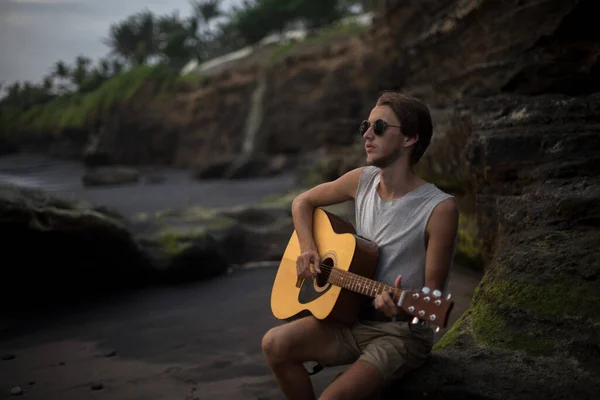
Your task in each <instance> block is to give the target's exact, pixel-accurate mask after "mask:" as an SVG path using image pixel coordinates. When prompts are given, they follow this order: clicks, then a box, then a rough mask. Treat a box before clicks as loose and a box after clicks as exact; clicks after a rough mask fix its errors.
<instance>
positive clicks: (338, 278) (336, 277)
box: [329, 268, 402, 302]
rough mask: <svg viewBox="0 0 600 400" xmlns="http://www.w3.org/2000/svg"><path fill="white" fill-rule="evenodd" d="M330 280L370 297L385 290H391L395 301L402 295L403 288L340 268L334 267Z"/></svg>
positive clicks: (334, 283)
mask: <svg viewBox="0 0 600 400" xmlns="http://www.w3.org/2000/svg"><path fill="white" fill-rule="evenodd" d="M329 282H330V283H331V284H333V285H336V286H339V287H341V288H344V289H348V290H351V291H353V292H355V293H360V294H362V295H365V296H369V297H377V295H379V294H381V293H383V292H389V293H390V296H391V297H392V300H393V301H394V302H398V300H399V299H400V296H401V295H402V290H401V289H398V288H395V287H393V286H389V285H385V284H383V283H381V282H377V281H374V280H372V279H369V278H365V277H364V276H360V275H357V274H355V273H352V272H349V271H344V270H341V269H338V268H332V270H331V273H330V274H329Z"/></svg>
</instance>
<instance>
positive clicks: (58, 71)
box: [52, 61, 71, 94]
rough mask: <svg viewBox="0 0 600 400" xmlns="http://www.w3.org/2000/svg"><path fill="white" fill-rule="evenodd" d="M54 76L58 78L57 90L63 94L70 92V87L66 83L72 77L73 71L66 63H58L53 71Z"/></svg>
mask: <svg viewBox="0 0 600 400" xmlns="http://www.w3.org/2000/svg"><path fill="white" fill-rule="evenodd" d="M52 76H53V77H55V78H58V84H57V89H58V90H59V92H60V93H61V94H64V93H67V92H68V91H69V86H68V84H67V83H66V82H67V81H68V79H69V77H70V76H71V69H70V68H69V67H68V66H67V64H66V63H65V62H64V61H57V62H56V63H55V64H54V68H53V70H52Z"/></svg>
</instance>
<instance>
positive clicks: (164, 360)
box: [0, 156, 480, 400]
mask: <svg viewBox="0 0 600 400" xmlns="http://www.w3.org/2000/svg"><path fill="white" fill-rule="evenodd" d="M36 160H37V161H38V163H37V166H36V165H32V164H35V163H33V161H36ZM40 160H41V161H40ZM17 161H18V162H20V164H19V163H17ZM44 162H46V164H44ZM11 165H13V168H12V169H11V168H10V167H11ZM26 166H29V168H28V169H27V168H25V167H26ZM78 168H79V169H78ZM78 171H81V167H79V166H77V165H76V164H73V165H71V166H70V164H69V163H65V162H56V161H52V160H50V161H48V160H45V159H42V158H31V159H26V158H24V157H23V156H19V157H16V158H13V159H12V164H11V159H8V158H3V159H0V182H1V181H2V175H1V174H4V175H3V176H4V177H5V178H4V180H5V181H6V176H7V174H12V175H9V177H10V179H12V180H13V181H15V180H21V182H22V183H25V184H28V185H38V186H40V187H42V188H44V186H45V187H46V188H49V187H50V185H57V186H54V189H53V190H56V191H57V192H58V193H62V194H67V195H69V194H70V195H74V196H78V197H79V198H81V197H83V198H88V199H89V200H91V201H95V202H98V203H99V204H108V205H112V206H115V207H116V208H117V209H119V210H121V211H123V212H125V213H128V214H131V213H134V212H141V211H153V210H159V209H164V208H170V207H179V206H182V205H185V204H186V203H188V202H194V203H195V204H204V205H207V206H212V205H220V206H224V205H235V204H244V203H249V202H254V201H256V200H258V199H260V198H262V197H264V196H265V195H268V194H270V193H274V192H284V191H285V190H286V189H287V188H289V187H291V186H292V180H291V178H290V177H282V178H274V179H263V180H256V181H254V182H252V181H246V182H213V183H197V182H190V180H189V179H188V178H187V173H185V172H182V171H166V172H167V175H168V178H169V180H168V183H167V184H165V185H146V186H144V185H133V186H122V187H116V188H103V189H94V190H89V191H85V190H84V189H83V188H82V187H81V185H80V184H78V179H79V176H80V175H78V173H80V172H78ZM169 174H170V175H169ZM275 272H276V270H275V268H262V269H255V270H241V271H237V272H235V273H233V274H232V275H228V276H222V277H219V278H217V279H213V280H210V281H206V282H196V283H190V284H187V285H182V286H171V287H161V288H156V287H155V288H149V289H145V290H141V291H135V292H131V293H128V294H125V295H123V294H122V295H114V296H110V295H109V296H106V298H104V299H103V300H97V301H95V302H87V303H81V304H77V305H73V306H71V307H69V309H61V310H57V311H54V312H51V311H46V312H44V313H39V315H28V316H27V317H23V319H21V320H19V319H0V357H2V356H3V355H8V354H12V355H14V358H12V359H10V360H0V399H4V398H13V396H11V395H10V390H11V388H13V387H15V386H20V387H22V388H23V390H24V394H23V398H28V399H44V400H54V399H57V400H58V399H61V400H71V399H73V400H75V399H77V400H80V399H115V400H125V399H127V400H134V399H146V400H154V399H186V400H191V399H240V400H243V399H279V398H281V396H280V395H279V394H278V391H277V386H276V383H275V381H274V380H273V378H272V377H271V375H270V374H269V371H268V370H267V368H266V365H265V363H264V360H263V357H262V354H261V351H260V341H261V337H262V335H263V334H264V332H266V331H267V330H268V329H269V328H270V327H272V326H275V325H276V324H279V323H281V322H280V321H278V320H276V319H275V318H274V317H273V316H272V314H271V312H270V306H269V297H270V291H271V285H272V283H273V278H274V275H275ZM479 279H480V274H479V273H476V272H473V271H471V270H468V269H465V268H462V267H459V266H456V267H455V269H454V270H453V272H452V276H451V280H450V285H449V291H450V292H451V293H452V294H453V299H454V301H455V303H456V306H455V309H454V312H453V314H452V315H451V321H450V322H451V323H452V322H454V321H455V320H456V319H457V318H458V317H459V316H460V315H461V314H462V312H463V311H464V310H465V308H466V307H467V306H468V304H469V302H470V299H471V295H472V292H473V290H474V288H475V286H476V285H477V283H478V282H479ZM24 290H26V289H24ZM442 333H443V331H442V332H440V333H439V334H438V338H439V337H441V334H442ZM112 352H114V355H112V356H107V355H110V354H111V353H112ZM341 370H343V367H340V368H334V369H326V370H324V371H322V372H321V373H319V374H317V375H315V376H314V377H313V382H314V384H315V388H316V391H317V393H318V392H320V391H322V390H323V388H324V387H325V386H326V385H327V384H328V383H329V382H330V381H331V379H332V378H333V377H334V376H335V375H336V374H337V373H339V372H340V371H341ZM95 382H101V383H102V384H103V388H102V389H101V390H92V389H91V384H92V383H95Z"/></svg>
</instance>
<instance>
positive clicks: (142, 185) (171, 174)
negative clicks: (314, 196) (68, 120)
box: [0, 154, 294, 216]
mask: <svg viewBox="0 0 600 400" xmlns="http://www.w3.org/2000/svg"><path fill="white" fill-rule="evenodd" d="M84 172H85V168H84V167H83V166H82V165H81V164H80V163H77V162H73V161H66V160H55V159H51V158H48V157H44V156H39V155H27V154H23V155H21V154H19V155H12V156H4V157H0V184H1V183H12V184H17V185H20V186H27V187H33V188H40V189H42V190H46V191H48V192H51V193H53V194H55V195H59V196H61V197H66V198H73V199H79V200H86V201H89V202H91V203H94V204H98V205H103V206H108V207H111V208H114V209H116V210H118V211H119V212H121V213H123V214H125V215H129V216H131V215H134V214H137V213H140V212H156V211H162V210H166V209H171V208H180V207H186V206H190V205H200V206H205V207H232V206H237V205H241V204H250V203H254V202H257V201H259V200H261V199H263V198H264V197H265V196H268V195H272V194H277V193H285V192H287V191H288V190H290V189H292V188H293V187H294V177H293V175H292V174H291V173H285V174H282V175H280V176H276V177H270V178H257V179H244V180H219V179H215V180H202V181H199V180H195V179H193V178H192V177H191V174H190V172H189V171H186V170H181V169H175V168H166V167H154V168H149V167H145V168H141V174H142V178H141V180H140V182H139V183H135V184H122V185H115V186H98V187H88V188H86V187H84V186H83V184H82V182H81V177H82V176H83V174H84ZM156 176H158V177H160V178H162V179H163V181H162V182H161V183H158V184H156V183H147V181H148V179H147V178H151V177H156Z"/></svg>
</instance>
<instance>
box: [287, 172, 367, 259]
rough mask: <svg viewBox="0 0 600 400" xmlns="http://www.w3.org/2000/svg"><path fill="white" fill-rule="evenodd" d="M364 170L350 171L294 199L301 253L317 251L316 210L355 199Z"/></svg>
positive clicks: (293, 213) (294, 215)
mask: <svg viewBox="0 0 600 400" xmlns="http://www.w3.org/2000/svg"><path fill="white" fill-rule="evenodd" d="M363 170H364V167H361V168H357V169H354V170H352V171H349V172H347V173H345V174H344V175H342V176H340V177H339V178H338V179H336V180H334V181H331V182H325V183H322V184H320V185H317V186H315V187H314V188H312V189H310V190H307V191H306V192H304V193H302V194H300V195H299V196H297V197H296V198H295V199H294V201H293V202H292V216H293V219H294V228H295V229H296V233H297V235H298V240H299V242H300V249H301V251H306V250H316V245H315V242H314V239H313V236H312V218H313V212H314V210H315V208H316V207H326V206H330V205H333V204H338V203H343V202H345V201H348V200H352V199H354V198H355V196H356V190H357V188H358V181H359V179H360V175H361V174H362V172H363Z"/></svg>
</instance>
